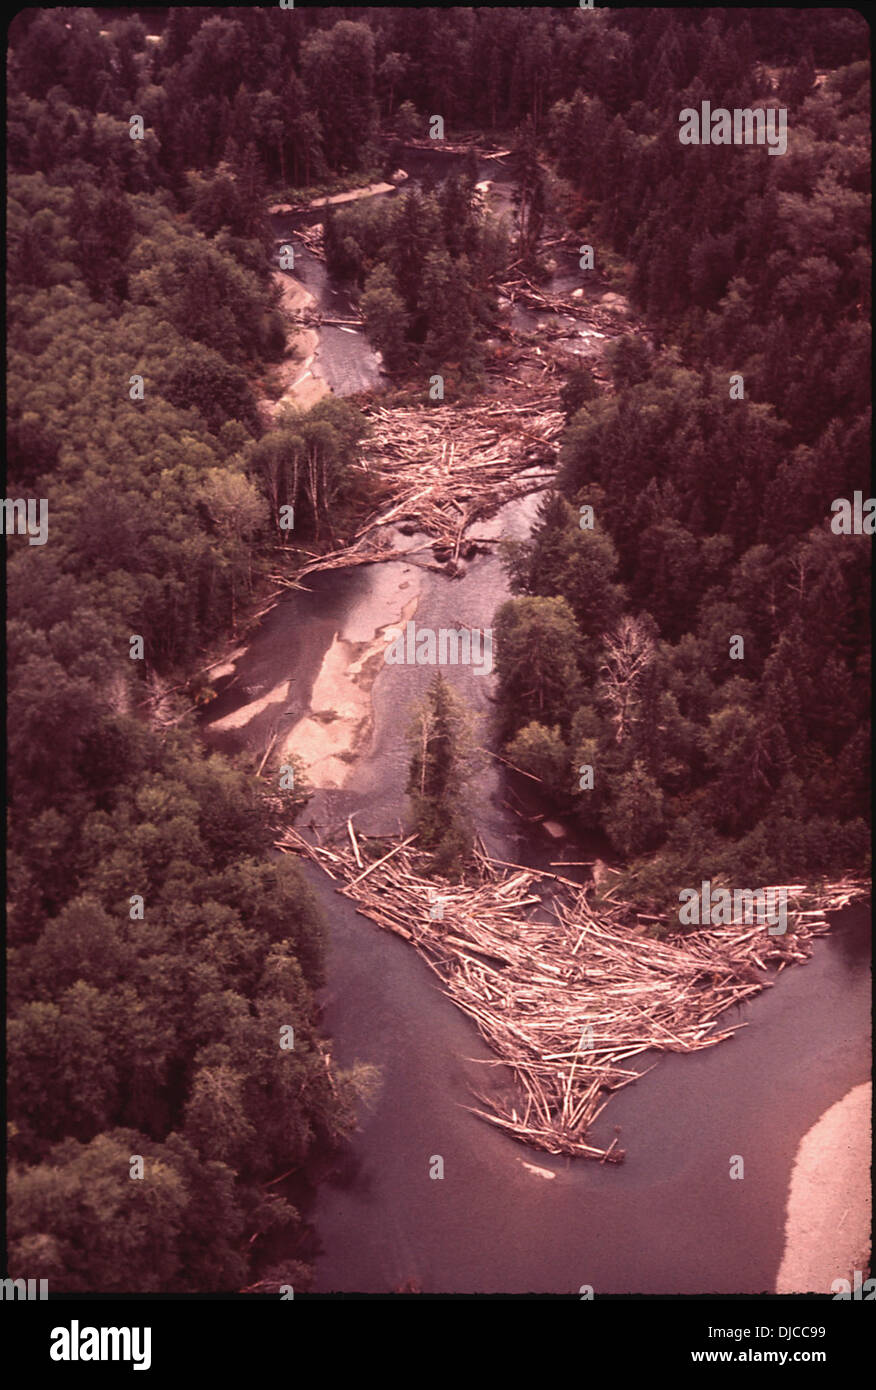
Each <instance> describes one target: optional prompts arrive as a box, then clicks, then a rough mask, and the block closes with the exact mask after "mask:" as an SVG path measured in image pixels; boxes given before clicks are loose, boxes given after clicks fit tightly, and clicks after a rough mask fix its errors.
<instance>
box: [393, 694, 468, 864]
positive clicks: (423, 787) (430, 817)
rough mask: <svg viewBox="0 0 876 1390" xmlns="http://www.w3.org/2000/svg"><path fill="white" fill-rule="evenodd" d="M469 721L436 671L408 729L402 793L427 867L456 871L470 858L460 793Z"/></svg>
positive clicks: (460, 705)
mask: <svg viewBox="0 0 876 1390" xmlns="http://www.w3.org/2000/svg"><path fill="white" fill-rule="evenodd" d="M471 738H472V735H471V720H470V717H469V715H468V713H467V711H466V709H465V707H464V706H463V704H462V702H461V701H460V700H459V698H458V696H457V695H455V694H454V691H453V688H452V687H451V686H450V685H449V684H448V682H447V681H446V680H445V679H444V677H443V676H442V675H441V673H440V671H438V672H436V674H435V676H434V678H433V680H432V682H431V684H430V686H429V689H428V691H427V693H426V696H425V697H424V699H423V700H422V701H420V703H419V704H418V705H417V706H416V708H415V711H414V715H413V719H412V721H411V724H410V726H409V728H408V745H409V747H410V750H411V763H410V772H409V776H408V785H407V792H408V795H409V796H410V798H411V803H412V805H413V808H414V824H415V826H416V830H417V834H418V836H419V845H420V847H421V848H423V849H429V850H432V851H433V852H434V853H433V861H432V871H433V872H434V873H438V874H441V875H443V876H445V877H446V876H448V875H450V874H452V873H458V872H459V871H460V870H461V869H462V866H463V864H464V862H465V860H466V859H467V858H468V856H469V852H470V847H471V836H472V831H471V827H470V824H469V820H468V815H467V812H466V808H465V804H464V799H463V793H464V787H465V782H466V778H467V776H468V762H469V758H470V755H471Z"/></svg>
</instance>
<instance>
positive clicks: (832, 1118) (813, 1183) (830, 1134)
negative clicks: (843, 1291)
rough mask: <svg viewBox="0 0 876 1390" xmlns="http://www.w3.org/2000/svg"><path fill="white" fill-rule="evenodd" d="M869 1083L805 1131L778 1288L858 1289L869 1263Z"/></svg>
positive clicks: (793, 1177)
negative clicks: (838, 1284) (841, 1283)
mask: <svg viewBox="0 0 876 1390" xmlns="http://www.w3.org/2000/svg"><path fill="white" fill-rule="evenodd" d="M872 1094H873V1087H872V1083H869V1082H868V1083H867V1084H866V1085H863V1086H856V1087H855V1088H854V1089H853V1090H851V1091H849V1093H848V1094H847V1095H845V1096H843V1098H842V1100H840V1101H837V1103H836V1104H835V1105H832V1106H831V1107H830V1109H829V1110H826V1111H825V1112H824V1114H823V1115H822V1116H821V1118H820V1119H819V1120H818V1122H817V1123H816V1124H814V1125H813V1126H812V1128H811V1129H810V1130H809V1131H808V1133H806V1134H805V1135H804V1136H803V1139H802V1140H801V1142H800V1147H799V1148H798V1150H797V1155H796V1158H795V1160H794V1167H793V1170H792V1172H791V1182H790V1186H789V1188H788V1202H787V1210H786V1221H785V1251H784V1255H783V1257H782V1263H781V1267H780V1269H779V1273H778V1275H777V1278H776V1293H822V1294H823V1293H829V1292H830V1291H831V1285H832V1284H833V1282H834V1280H836V1279H847V1280H848V1281H849V1284H850V1285H851V1286H852V1287H853V1288H854V1276H855V1271H856V1270H859V1271H861V1272H862V1273H863V1274H864V1276H865V1277H866V1274H867V1272H868V1271H869V1269H870V1259H871V1251H870V1225H871V1219H872V1207H871V1197H870V1162H871V1129H870V1122H871V1112H872Z"/></svg>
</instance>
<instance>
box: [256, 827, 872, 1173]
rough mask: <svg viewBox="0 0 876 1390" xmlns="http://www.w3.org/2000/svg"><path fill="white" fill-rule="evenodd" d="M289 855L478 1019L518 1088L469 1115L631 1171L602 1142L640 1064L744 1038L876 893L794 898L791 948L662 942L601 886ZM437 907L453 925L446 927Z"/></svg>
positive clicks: (768, 939) (521, 873) (395, 858)
mask: <svg viewBox="0 0 876 1390" xmlns="http://www.w3.org/2000/svg"><path fill="white" fill-rule="evenodd" d="M351 838H352V837H351ZM367 843H368V842H367V838H366V837H365V836H363V835H361V834H360V835H359V836H358V840H356V841H355V842H354V844H355V848H356V850H357V854H358V856H359V857H360V863H361V862H364V860H365V858H366V857H367V854H368V849H367ZM277 844H278V847H279V848H281V849H284V850H286V851H288V852H295V853H302V854H306V855H308V857H310V858H311V859H313V860H314V862H316V863H317V864H319V865H320V867H322V868H324V869H325V870H326V872H327V873H329V874H330V876H331V877H332V878H333V879H335V881H336V882H337V881H338V879H343V880H346V882H345V883H344V885H343V886H339V888H338V890H337V891H339V892H341V893H344V894H345V895H346V896H348V897H350V898H352V900H353V901H354V902H355V903H356V906H357V910H358V911H359V912H361V913H362V914H363V915H364V916H366V917H369V918H370V919H371V920H372V921H374V922H376V923H377V924H378V925H379V926H381V927H383V928H385V929H387V930H389V931H393V932H396V933H397V934H398V935H399V936H402V937H404V938H405V940H408V941H411V942H413V944H414V945H415V946H416V948H417V950H418V951H419V952H420V953H421V954H422V955H423V956H424V958H425V959H426V960H427V962H428V963H429V965H430V966H431V968H432V969H433V970H434V971H435V973H436V975H437V976H438V977H439V979H440V980H441V983H442V986H443V988H444V991H445V993H446V994H447V996H448V997H449V998H450V999H452V1000H453V1002H454V1003H455V1004H457V1005H458V1006H459V1007H460V1008H461V1009H463V1010H464V1012H465V1013H467V1014H468V1015H469V1016H470V1017H471V1018H473V1019H474V1021H475V1023H476V1024H477V1027H478V1029H479V1031H480V1033H481V1035H482V1036H483V1037H484V1039H485V1040H486V1041H487V1043H488V1044H489V1046H490V1047H491V1049H492V1050H493V1052H494V1053H495V1054H496V1060H495V1061H493V1062H487V1063H485V1065H486V1066H487V1067H491V1068H497V1067H498V1068H503V1069H505V1070H506V1075H508V1074H509V1073H510V1076H511V1077H512V1078H513V1082H514V1087H513V1089H512V1090H511V1092H510V1093H509V1090H508V1088H507V1087H506V1088H505V1090H504V1091H500V1092H496V1091H495V1090H494V1091H491V1092H490V1093H484V1094H481V1095H479V1096H478V1097H477V1099H478V1101H479V1106H478V1107H477V1108H475V1107H468V1108H470V1109H473V1110H474V1113H475V1114H477V1115H479V1116H480V1117H481V1118H483V1119H484V1120H487V1121H489V1122H490V1123H491V1124H494V1125H498V1126H499V1127H500V1128H502V1129H503V1130H505V1131H506V1133H508V1134H511V1135H513V1136H514V1137H515V1138H516V1139H519V1140H521V1141H523V1142H525V1143H528V1144H531V1145H533V1146H535V1147H536V1148H539V1149H543V1150H545V1151H547V1152H548V1153H552V1154H570V1155H575V1156H580V1157H584V1158H595V1159H598V1160H599V1161H600V1162H609V1163H619V1162H621V1161H622V1160H623V1157H624V1152H623V1150H622V1149H620V1148H618V1147H617V1139H616V1138H615V1139H614V1140H612V1142H611V1144H610V1145H609V1146H608V1147H607V1148H599V1147H598V1146H596V1145H594V1144H593V1143H590V1142H588V1135H589V1131H590V1129H591V1127H592V1125H593V1123H594V1121H595V1120H596V1118H597V1117H598V1116H599V1115H600V1114H601V1112H602V1111H603V1110H604V1109H605V1106H606V1105H607V1104H608V1102H609V1100H610V1098H611V1095H612V1094H613V1093H614V1092H615V1091H618V1090H621V1089H622V1088H623V1087H624V1086H628V1085H630V1083H631V1082H633V1081H636V1080H637V1079H638V1078H639V1076H640V1075H642V1074H643V1073H642V1072H641V1071H640V1070H636V1069H635V1068H634V1067H632V1066H630V1065H628V1064H629V1063H630V1061H631V1059H632V1058H634V1057H638V1056H641V1055H642V1054H644V1053H647V1052H694V1051H698V1050H699V1049H701V1048H704V1047H713V1046H714V1045H715V1044H716V1043H720V1042H723V1041H724V1040H725V1039H727V1038H730V1037H732V1035H733V1033H734V1032H735V1031H736V1030H737V1029H738V1028H740V1027H743V1026H744V1024H742V1023H739V1022H737V1023H732V1024H729V1025H727V1024H724V1025H723V1026H722V1027H721V1028H720V1029H718V1030H717V1031H716V1024H717V1020H718V1019H719V1018H720V1016H721V1015H722V1014H724V1013H725V1012H726V1010H727V1009H730V1008H732V1007H733V1006H734V1005H736V1004H739V1003H741V1002H742V1001H743V1000H745V999H748V998H750V997H751V996H753V995H755V994H759V993H760V991H761V990H762V989H764V988H768V987H769V986H770V985H771V984H772V983H773V981H772V979H771V978H770V976H771V975H772V973H773V972H776V973H778V972H780V971H781V970H782V969H784V967H785V966H786V965H789V964H791V963H793V962H796V961H805V960H807V959H808V958H809V956H810V954H811V951H812V939H813V938H814V937H815V936H818V935H823V934H824V933H825V932H827V931H828V930H829V926H828V923H827V922H826V920H825V916H824V914H825V913H827V912H833V911H836V910H838V909H839V908H841V907H844V906H846V905H847V904H848V903H849V902H851V901H853V900H854V899H857V898H861V897H864V896H866V894H867V892H868V891H869V890H868V889H867V888H866V887H865V886H864V885H863V884H859V883H857V882H853V881H851V880H844V881H842V882H840V883H830V884H824V885H821V886H820V887H819V888H818V889H811V888H808V887H805V886H803V885H799V884H795V885H788V886H787V889H786V891H787V895H788V898H787V902H788V913H787V916H788V931H787V933H786V934H785V935H783V936H778V935H776V936H771V935H769V934H768V932H767V930H766V928H765V927H764V926H759V925H754V926H750V925H744V926H743V925H731V926H720V927H710V928H701V929H698V930H696V931H693V932H690V933H688V934H686V935H682V934H680V933H676V934H673V935H668V936H665V937H664V938H663V939H662V940H656V939H654V938H653V937H651V936H648V935H643V934H642V932H643V931H644V930H645V928H644V926H643V925H642V924H640V925H639V926H638V927H637V926H635V925H630V922H631V921H633V922H635V918H636V913H635V912H634V910H633V909H632V908H631V906H630V905H629V904H626V903H619V902H617V901H615V900H614V897H613V892H614V891H616V890H613V891H612V892H610V893H606V894H603V895H601V896H600V897H599V898H598V900H595V901H591V897H593V895H594V894H595V893H596V889H595V885H594V884H592V883H589V884H586V885H584V886H582V885H580V884H577V883H574V882H572V881H571V880H569V879H564V878H561V877H560V876H559V875H556V874H550V873H547V872H545V871H543V870H542V871H537V870H533V869H527V868H523V867H522V866H520V865H501V864H500V861H496V860H490V859H488V858H487V857H486V855H484V854H482V853H479V852H478V853H477V862H478V876H477V881H476V882H474V883H468V884H450V883H445V882H444V881H442V880H436V879H429V878H426V877H425V876H424V873H425V869H426V867H427V859H428V857H427V856H426V855H425V854H422V853H419V852H418V851H416V850H415V849H414V848H412V847H411V846H410V844H408V843H402V844H398V845H396V846H395V847H394V849H392V850H390V851H389V853H384V854H383V857H382V858H381V859H379V860H377V861H376V862H373V863H371V864H370V865H369V866H368V867H367V868H366V869H365V870H364V871H363V870H362V869H361V868H360V867H359V866H358V865H357V863H356V860H355V859H354V857H353V854H352V852H351V851H350V850H349V849H346V848H335V849H332V850H329V849H327V848H326V847H325V846H314V845H311V844H310V843H309V842H308V841H307V840H305V839H304V837H303V836H302V835H300V834H299V832H298V831H297V830H294V829H287V831H286V832H285V833H284V835H283V837H282V839H281V840H279V841H278V842H277ZM384 847H385V846H384ZM503 868H504V869H508V870H510V872H502V869H503ZM539 883H541V884H543V885H545V886H544V887H543V888H542V890H541V892H537V891H536V890H537V886H538V884H539ZM767 891H769V889H768V890H767ZM545 892H548V893H549V895H550V901H549V903H548V904H547V907H548V910H549V911H550V913H551V914H552V917H553V920H552V921H550V922H542V921H535V920H533V919H532V916H531V910H532V909H533V908H534V907H537V906H538V907H542V906H545V904H543V902H542V895H543V894H544V893H545ZM436 901H437V902H440V904H441V909H440V920H434V919H433V917H432V916H431V912H432V911H434V905H435V903H436ZM647 920H650V921H655V920H659V919H656V918H654V917H653V916H650V915H649V916H648V918H647ZM624 1064H627V1065H624Z"/></svg>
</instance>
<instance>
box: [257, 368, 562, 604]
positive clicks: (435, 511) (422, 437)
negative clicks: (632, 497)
mask: <svg viewBox="0 0 876 1390" xmlns="http://www.w3.org/2000/svg"><path fill="white" fill-rule="evenodd" d="M558 407H559V397H558V395H557V394H556V392H555V391H549V392H545V391H544V390H536V389H533V390H526V389H525V388H520V390H519V391H518V392H517V395H516V396H515V399H514V402H513V404H512V403H509V402H507V401H499V400H495V401H489V402H487V403H485V404H483V405H479V406H471V407H464V406H451V405H435V406H416V407H411V408H399V409H393V410H386V409H384V408H383V407H380V406H370V407H366V409H365V414H366V415H367V416H368V419H369V422H370V426H371V429H370V434H369V437H368V438H367V439H366V440H365V441H363V444H362V450H361V454H362V461H363V466H364V468H365V469H366V470H367V472H368V474H369V477H370V479H371V481H372V484H373V491H374V492H375V493H378V494H383V495H384V496H387V495H390V494H391V496H392V498H393V501H392V504H391V505H390V506H389V508H388V509H387V510H385V511H383V512H378V513H377V514H376V515H372V516H371V517H370V518H369V519H368V520H367V521H366V522H365V524H364V525H363V526H362V527H360V529H359V530H358V531H357V532H356V534H355V536H353V537H352V539H351V541H350V543H349V544H348V545H345V546H343V547H342V548H339V549H337V550H333V551H331V552H330V553H329V554H327V555H322V556H315V557H314V558H313V559H310V560H308V561H307V563H306V564H304V565H302V566H300V567H299V568H297V569H296V570H295V571H294V573H293V574H291V575H290V576H288V577H287V578H286V580H285V581H281V582H285V583H287V584H293V585H294V584H297V583H298V582H300V580H301V579H303V578H304V577H305V576H306V575H308V574H314V573H315V572H316V571H317V570H328V569H343V568H345V567H346V566H348V565H364V564H375V563H378V562H380V561H382V560H399V559H402V558H404V557H406V556H407V555H410V554H414V553H416V551H417V550H422V549H423V547H422V546H418V547H414V548H413V549H412V550H410V551H406V550H403V549H398V548H396V547H393V546H392V545H391V544H389V543H388V542H386V541H383V540H381V537H380V532H381V530H382V528H383V527H384V526H389V525H396V526H400V527H402V528H403V529H404V530H405V531H407V532H409V533H410V532H413V531H420V532H423V533H424V534H426V535H427V536H429V537H431V538H432V539H431V549H432V550H433V552H434V553H435V554H436V555H437V556H438V557H441V558H442V563H441V565H438V566H433V565H431V564H430V565H427V567H428V568H444V567H445V566H446V565H450V566H452V567H455V566H456V565H457V564H458V560H459V556H460V551H462V553H463V555H464V554H465V552H466V546H465V535H466V531H467V529H468V528H469V527H470V526H471V525H472V524H473V523H474V522H475V521H477V520H479V519H482V518H484V517H487V516H490V515H491V514H492V513H493V512H495V511H496V510H497V509H498V508H499V507H500V506H502V505H503V504H504V503H505V502H509V501H511V500H512V498H514V497H521V496H523V495H525V494H526V493H530V492H538V491H539V490H541V489H543V488H545V487H549V486H550V485H551V482H552V480H553V478H554V474H555V469H556V440H557V438H558V437H559V435H560V433H561V432H562V430H563V426H564V416H563V414H562V411H561V410H560V409H559V408H558ZM414 563H416V562H414ZM272 577H277V576H272ZM277 578H278V577H277Z"/></svg>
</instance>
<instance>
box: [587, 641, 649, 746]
mask: <svg viewBox="0 0 876 1390" xmlns="http://www.w3.org/2000/svg"><path fill="white" fill-rule="evenodd" d="M603 640H604V643H605V659H604V661H603V663H602V665H601V666H600V668H599V674H600V676H601V678H602V679H601V693H602V697H603V699H604V700H605V702H606V704H607V705H608V706H609V709H610V710H611V717H612V719H613V721H614V724H615V741H616V742H617V743H622V742H623V740H624V738H625V736H626V734H627V733H628V731H629V727H630V725H631V724H633V723H635V720H636V706H637V704H638V685H639V681H640V679H641V676H642V673H643V672H644V671H645V668H646V667H647V666H649V665H650V664H651V662H652V660H653V659H654V640H653V638H652V637H651V635H650V633H649V632H648V631H647V630H646V628H645V625H644V623H643V622H642V621H641V619H640V618H633V617H629V616H627V617H624V618H621V620H620V622H619V623H618V625H617V627H616V628H615V630H614V632H612V633H609V634H608V635H607V636H606V637H605V638H604V639H603Z"/></svg>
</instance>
